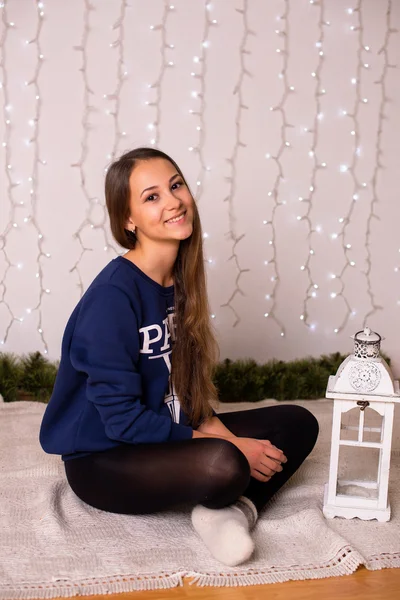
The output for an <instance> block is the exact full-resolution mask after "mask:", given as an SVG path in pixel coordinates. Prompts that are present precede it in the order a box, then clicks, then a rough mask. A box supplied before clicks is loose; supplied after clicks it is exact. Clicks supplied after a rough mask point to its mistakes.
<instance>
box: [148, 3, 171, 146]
mask: <svg viewBox="0 0 400 600" xmlns="http://www.w3.org/2000/svg"><path fill="white" fill-rule="evenodd" d="M174 9H175V7H174V5H173V4H170V3H169V2H167V0H164V11H163V16H162V19H161V23H160V24H159V25H150V29H151V30H152V31H160V33H161V50H160V52H161V64H160V70H159V73H158V77H157V79H156V81H155V82H154V83H153V84H150V85H149V88H150V89H155V90H156V99H155V101H154V102H147V105H148V106H154V107H155V112H156V118H155V119H154V120H153V125H154V128H155V136H154V137H153V138H151V140H150V143H151V144H153V145H156V146H158V144H159V141H160V121H161V104H162V84H163V81H164V76H165V73H166V69H167V68H171V67H173V66H174V62H173V61H170V60H168V56H167V53H168V50H170V49H171V48H173V46H172V45H171V44H168V43H167V22H168V17H169V15H170V13H171V12H172V11H173V10H174Z"/></svg>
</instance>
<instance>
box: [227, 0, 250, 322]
mask: <svg viewBox="0 0 400 600" xmlns="http://www.w3.org/2000/svg"><path fill="white" fill-rule="evenodd" d="M242 6H243V8H236V9H235V10H236V11H237V12H238V13H240V14H241V15H242V21H243V36H242V40H241V43H240V48H239V58H240V71H239V78H238V81H237V83H236V85H235V87H234V90H233V94H234V95H237V98H238V100H237V108H236V116H235V143H234V147H233V151H232V155H231V157H230V158H227V159H226V160H227V162H228V163H229V164H230V166H231V174H230V175H229V176H228V177H225V180H226V181H228V182H229V193H228V196H227V197H226V198H224V202H227V203H228V214H229V227H230V229H229V232H227V233H226V234H225V235H226V237H227V238H228V239H229V240H232V254H231V256H230V257H229V259H228V260H233V261H234V262H235V266H236V270H237V275H236V279H235V289H234V290H233V292H232V294H231V296H230V298H229V300H228V301H227V302H225V303H224V304H221V307H224V308H225V307H227V308H229V309H230V310H231V311H232V312H233V314H234V316H235V322H234V323H233V327H236V326H237V325H238V324H239V323H240V320H241V319H240V316H239V314H238V313H237V311H236V310H235V308H234V306H233V304H232V303H233V301H234V299H235V296H236V295H237V294H241V295H242V296H244V295H245V294H244V292H243V290H242V289H241V287H240V278H241V277H242V275H243V273H247V272H248V271H250V269H243V268H242V267H241V266H240V262H239V256H238V254H237V250H236V247H237V245H238V244H239V243H240V241H241V240H242V239H243V238H244V237H245V234H244V233H243V234H242V235H238V234H237V232H236V216H235V211H234V199H235V196H236V173H237V169H236V165H237V160H238V153H239V148H246V145H247V144H245V143H244V142H243V140H242V125H241V117H242V112H243V110H247V109H248V106H246V105H245V104H244V100H243V80H244V78H245V76H247V77H252V74H251V73H250V71H249V70H248V69H247V68H246V65H245V55H246V54H250V51H249V50H247V48H246V44H247V40H248V37H249V36H250V35H255V33H254V31H252V30H251V29H250V28H249V26H248V16H247V12H248V0H243V5H242Z"/></svg>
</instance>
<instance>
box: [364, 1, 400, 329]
mask: <svg viewBox="0 0 400 600" xmlns="http://www.w3.org/2000/svg"><path fill="white" fill-rule="evenodd" d="M391 13H392V0H388V4H387V9H386V33H385V39H384V42H383V46H382V47H381V48H380V50H379V52H378V55H382V56H383V68H382V72H381V76H380V78H379V79H378V80H377V81H376V82H375V83H376V84H377V85H379V86H380V91H381V99H380V103H379V112H378V132H377V136H376V142H375V168H374V172H373V175H372V181H371V188H372V202H371V205H370V210H369V215H368V220H367V232H366V240H365V241H366V243H365V246H366V250H367V258H366V263H367V268H366V271H365V276H366V278H367V294H368V296H369V298H370V302H371V309H370V310H369V311H368V313H367V314H366V315H365V317H364V326H365V325H366V324H368V323H369V322H370V318H371V316H372V315H373V314H374V313H375V312H376V311H377V310H381V309H382V306H379V305H378V304H376V300H375V294H374V293H373V291H372V283H371V268H372V262H371V255H372V253H371V226H372V219H374V218H375V219H378V218H379V217H378V215H377V214H376V212H375V205H376V204H377V202H378V189H377V187H378V178H379V173H380V171H381V170H383V169H384V167H383V165H382V162H381V157H382V154H383V150H382V130H383V121H384V119H385V118H386V115H385V108H386V104H387V103H388V101H389V98H388V95H387V91H386V80H387V75H388V71H389V69H391V68H392V69H393V68H395V67H396V65H393V64H391V63H390V61H389V39H390V36H391V34H393V33H397V30H396V29H395V28H393V27H392V25H391ZM399 251H400V250H399Z"/></svg>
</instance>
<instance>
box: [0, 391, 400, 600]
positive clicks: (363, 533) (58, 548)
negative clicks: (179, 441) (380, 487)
mask: <svg viewBox="0 0 400 600" xmlns="http://www.w3.org/2000/svg"><path fill="white" fill-rule="evenodd" d="M274 403H275V402H274V401H264V402H262V403H258V404H256V405H254V404H251V405H250V404H249V405H246V404H242V405H237V404H236V405H225V404H224V405H221V409H220V412H222V411H227V410H239V409H242V408H244V407H246V408H255V407H260V406H266V405H271V404H274ZM287 404H289V403H287ZM296 404H300V405H303V406H306V407H307V408H308V409H309V410H311V412H313V413H314V414H315V416H316V417H317V419H318V420H319V423H320V428H321V433H320V437H319V440H318V442H317V445H316V447H315V448H314V450H313V452H312V454H311V455H310V456H309V457H308V459H307V460H306V461H305V463H304V464H303V465H302V466H301V468H300V469H299V470H298V472H297V473H296V474H295V475H294V476H293V477H292V479H291V480H290V481H289V482H288V483H287V484H286V485H285V486H284V487H283V488H282V489H281V490H280V492H279V493H278V494H276V496H275V497H274V498H273V499H272V501H271V502H270V503H269V504H268V506H267V508H266V510H265V511H264V513H263V514H262V515H261V518H260V519H259V522H258V524H257V526H256V529H255V531H254V537H255V542H256V553H255V554H254V556H253V557H252V559H251V561H250V562H248V563H247V564H243V565H240V566H239V567H237V568H230V567H223V566H222V565H221V564H219V563H217V562H216V561H215V560H214V559H213V558H212V557H211V556H210V554H209V553H208V551H207V549H206V548H205V547H204V546H203V544H202V542H201V540H200V539H199V538H198V537H197V535H196V534H195V532H194V531H193V529H192V527H191V523H190V511H189V509H188V510H187V511H186V512H185V511H183V512H169V513H164V514H157V515H152V516H129V515H115V514H111V513H106V512H102V511H99V510H96V509H94V508H91V507H90V506H87V505H85V504H84V503H83V502H81V501H80V500H79V499H78V498H77V497H76V496H75V495H74V494H73V492H72V491H71V489H70V488H69V486H68V484H67V482H66V479H65V475H64V469H63V465H62V462H61V459H60V458H59V457H56V456H48V455H46V454H45V453H44V452H43V451H42V450H41V447H40V445H39V442H38V431H39V425H40V422H41V418H42V415H43V411H44V408H45V406H44V405H43V404H38V403H34V402H15V403H7V404H6V403H0V598H1V599H2V600H5V599H6V600H11V599H20V598H26V599H29V598H54V597H58V596H64V597H67V596H76V595H86V594H107V593H115V592H127V591H132V590H139V589H140V590H143V589H156V588H171V587H175V586H177V585H180V584H182V579H183V577H189V578H192V581H193V582H194V583H197V585H203V586H204V585H207V586H221V585H226V586H237V585H252V584H259V583H274V582H282V581H287V580H290V579H314V578H323V577H331V576H337V575H348V574H350V573H352V572H353V571H355V570H356V569H357V567H358V565H360V564H364V565H365V566H366V567H367V569H372V570H373V569H382V568H386V567H400V427H399V419H398V417H399V413H398V412H397V414H396V416H397V418H396V419H395V431H394V436H393V452H392V463H391V472H390V487H389V494H390V503H391V507H392V518H391V520H390V521H389V522H388V523H378V522H377V521H360V520H358V519H353V520H350V521H347V520H345V519H338V518H336V519H334V520H326V519H325V518H324V516H323V513H322V503H323V487H324V483H325V482H326V481H327V479H328V470H329V452H330V436H331V420H332V402H331V401H329V400H319V401H308V402H300V401H299V402H296ZM364 451H365V449H364ZM347 464H348V466H350V467H352V468H356V469H357V470H358V471H359V470H362V469H364V470H366V471H367V470H368V468H369V467H370V465H371V460H370V458H367V459H366V458H362V457H361V458H360V457H359V458H357V460H354V459H351V458H349V459H348V461H347ZM357 474H358V473H357Z"/></svg>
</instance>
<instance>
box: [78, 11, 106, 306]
mask: <svg viewBox="0 0 400 600" xmlns="http://www.w3.org/2000/svg"><path fill="white" fill-rule="evenodd" d="M94 10H95V7H94V6H93V5H92V4H91V3H90V0H84V16H83V32H82V39H81V43H80V44H79V45H78V46H74V50H76V51H77V52H81V54H82V66H81V67H80V69H79V70H80V72H81V73H82V80H83V104H84V108H83V114H82V119H81V125H82V138H81V153H80V157H79V159H78V160H77V162H75V163H73V164H72V165H71V167H73V168H77V169H78V170H79V178H80V185H81V191H82V194H83V196H84V198H85V199H86V203H87V208H86V216H85V218H84V220H83V221H82V222H81V224H80V225H79V227H78V229H77V230H76V231H75V232H74V234H73V236H72V237H73V239H76V240H78V243H79V245H80V254H79V256H78V258H77V260H76V261H75V263H74V265H73V266H72V267H71V268H70V270H69V272H70V273H74V272H75V273H76V275H77V278H78V282H77V286H78V288H79V292H80V296H82V295H83V293H84V283H83V279H82V274H81V271H80V266H81V261H82V259H83V257H84V255H85V254H86V252H92V251H93V248H89V247H87V246H86V245H85V243H84V241H83V239H82V235H83V232H84V230H85V229H86V228H87V227H90V228H91V229H101V230H102V233H103V235H104V240H105V246H104V250H105V251H107V250H108V249H109V247H111V248H112V249H113V250H114V251H115V253H116V254H118V250H117V248H116V247H115V246H114V245H113V244H112V243H111V242H110V241H109V239H108V233H107V231H106V228H105V223H106V216H105V209H104V207H102V208H103V220H102V221H101V222H100V223H94V222H93V217H92V214H93V213H94V211H96V208H97V207H98V206H99V200H98V198H96V197H93V196H91V194H90V192H89V189H88V185H87V173H86V159H87V156H88V153H89V144H88V142H89V136H90V131H91V129H92V124H91V122H90V115H91V113H93V112H95V111H96V108H95V107H94V106H93V105H92V104H91V102H90V99H91V96H93V95H94V92H93V90H92V89H91V87H90V85H89V77H88V39H89V34H90V29H91V28H90V13H91V12H92V11H94ZM114 123H115V117H114Z"/></svg>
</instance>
